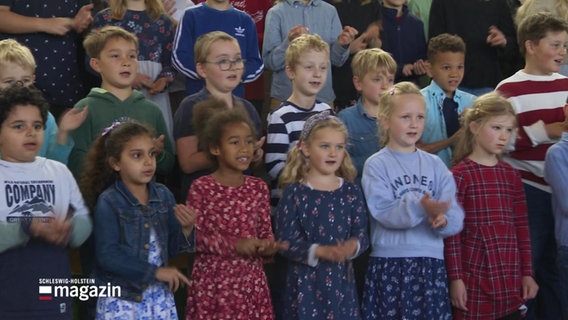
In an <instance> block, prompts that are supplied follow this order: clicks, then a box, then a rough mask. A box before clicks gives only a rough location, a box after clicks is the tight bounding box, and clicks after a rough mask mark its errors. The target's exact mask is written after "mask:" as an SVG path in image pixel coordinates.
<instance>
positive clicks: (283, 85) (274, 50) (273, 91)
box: [262, 0, 361, 104]
mask: <svg viewBox="0 0 568 320" xmlns="http://www.w3.org/2000/svg"><path fill="white" fill-rule="evenodd" d="M299 24H301V25H302V26H304V27H306V28H308V30H309V33H310V34H318V35H319V36H320V37H321V38H322V39H323V40H324V41H325V42H327V44H329V47H330V48H329V50H330V62H331V64H332V65H334V66H337V67H340V66H342V65H343V64H344V63H345V61H347V59H348V58H349V47H345V48H344V47H342V46H341V45H340V44H339V43H338V42H337V37H339V35H340V34H341V32H342V29H343V28H342V26H341V21H340V20H339V15H338V14H337V10H336V9H335V7H334V6H332V5H331V4H329V3H327V2H325V1H323V0H310V1H309V2H308V3H307V4H304V2H302V1H299V0H285V1H281V2H279V3H277V4H275V5H274V6H273V7H272V8H270V10H268V13H267V14H266V23H265V27H264V42H263V43H264V44H263V47H262V59H263V60H264V66H265V67H266V68H267V69H268V70H271V71H273V73H272V85H271V87H270V97H272V98H275V99H278V100H280V101H285V100H286V99H288V98H289V97H290V95H291V94H292V82H291V81H290V79H289V78H288V76H287V75H286V72H285V67H286V61H285V55H286V49H287V48H288V45H289V44H290V42H289V41H288V32H289V31H290V29H292V28H293V27H295V26H297V25H299ZM359 32H361V30H359ZM334 99H335V93H334V92H333V88H332V80H331V66H330V67H329V68H328V69H327V80H326V81H325V84H324V86H323V88H322V89H321V91H320V92H318V95H317V100H319V101H322V102H325V103H327V104H331V103H333V101H334Z"/></svg>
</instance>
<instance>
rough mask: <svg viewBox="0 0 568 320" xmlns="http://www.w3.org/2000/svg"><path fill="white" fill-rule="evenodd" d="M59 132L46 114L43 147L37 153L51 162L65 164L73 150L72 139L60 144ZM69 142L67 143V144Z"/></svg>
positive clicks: (52, 120) (50, 116) (49, 114)
mask: <svg viewBox="0 0 568 320" xmlns="http://www.w3.org/2000/svg"><path fill="white" fill-rule="evenodd" d="M59 131H60V130H58V128H57V123H56V122H55V118H54V117H53V115H52V114H51V112H48V113H47V121H46V122H45V130H44V132H43V146H42V147H41V151H40V153H39V155H40V156H42V157H46V158H48V159H51V160H55V161H58V162H61V163H63V164H67V159H68V158H69V154H70V153H71V150H72V149H73V143H72V141H73V139H70V140H71V141H65V142H64V143H60V140H62V139H60V133H59ZM68 142H69V143H68Z"/></svg>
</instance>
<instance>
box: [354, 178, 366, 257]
mask: <svg viewBox="0 0 568 320" xmlns="http://www.w3.org/2000/svg"><path fill="white" fill-rule="evenodd" d="M353 187H354V188H353V191H354V196H353V197H352V198H351V199H352V201H353V206H352V207H353V210H352V211H351V232H350V233H351V237H353V238H354V239H357V242H358V249H357V251H356V252H355V255H353V256H351V257H350V259H354V258H356V257H357V256H359V254H361V253H362V252H364V251H365V250H367V248H368V247H369V227H368V216H369V212H368V210H367V204H366V203H365V198H364V197H363V193H362V192H361V189H359V187H358V186H356V185H353Z"/></svg>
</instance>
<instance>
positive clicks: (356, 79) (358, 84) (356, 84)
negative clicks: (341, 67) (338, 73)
mask: <svg viewBox="0 0 568 320" xmlns="http://www.w3.org/2000/svg"><path fill="white" fill-rule="evenodd" d="M353 86H354V87H355V90H357V92H361V90H363V88H362V85H361V79H359V76H353Z"/></svg>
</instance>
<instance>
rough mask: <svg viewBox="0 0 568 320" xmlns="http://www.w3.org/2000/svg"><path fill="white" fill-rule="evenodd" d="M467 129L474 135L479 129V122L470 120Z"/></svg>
mask: <svg viewBox="0 0 568 320" xmlns="http://www.w3.org/2000/svg"><path fill="white" fill-rule="evenodd" d="M469 130H471V133H473V135H476V134H477V132H478V131H479V123H477V122H475V121H472V122H471V123H470V124H469Z"/></svg>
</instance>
